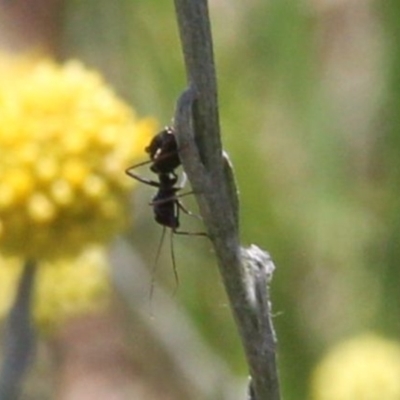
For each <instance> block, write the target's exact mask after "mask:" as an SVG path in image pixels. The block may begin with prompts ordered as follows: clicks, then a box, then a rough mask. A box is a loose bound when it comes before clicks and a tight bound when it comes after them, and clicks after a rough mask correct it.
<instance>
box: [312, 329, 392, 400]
mask: <svg viewBox="0 0 400 400" xmlns="http://www.w3.org/2000/svg"><path fill="white" fill-rule="evenodd" d="M312 394H313V396H312V398H313V400H399V399H400V344H399V343H398V342H395V341H391V340H387V339H384V338H381V337H379V336H375V335H372V334H368V335H363V336H360V337H356V338H354V339H351V340H348V341H346V342H343V343H340V344H339V345H337V346H336V347H334V348H333V349H332V350H331V351H330V352H329V353H328V355H327V356H326V357H325V359H323V360H322V362H321V363H320V365H319V366H318V367H317V369H316V370H315V372H314V375H313V379H312Z"/></svg>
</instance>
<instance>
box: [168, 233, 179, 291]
mask: <svg viewBox="0 0 400 400" xmlns="http://www.w3.org/2000/svg"><path fill="white" fill-rule="evenodd" d="M173 233H174V231H173V230H171V233H170V235H169V243H170V250H171V260H172V269H173V271H174V277H175V290H174V295H175V294H176V292H177V290H178V288H179V276H178V270H177V269H176V261H175V251H174V235H173Z"/></svg>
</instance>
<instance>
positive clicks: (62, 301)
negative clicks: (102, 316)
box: [0, 246, 110, 331]
mask: <svg viewBox="0 0 400 400" xmlns="http://www.w3.org/2000/svg"><path fill="white" fill-rule="evenodd" d="M38 267H39V268H38V269H37V275H36V277H35V283H34V295H33V299H32V305H33V317H34V320H35V322H36V325H37V326H38V327H39V328H40V329H41V330H42V331H52V330H54V329H55V328H56V327H57V326H59V325H60V324H61V323H63V322H64V321H66V320H67V319H68V318H70V317H74V316H77V315H81V314H85V313H89V312H95V311H100V310H102V309H103V308H104V306H106V305H107V301H108V298H109V295H110V285H109V279H108V278H109V277H108V273H109V270H108V264H107V256H106V250H105V247H104V246H92V247H88V248H86V249H85V251H84V252H82V253H81V254H80V255H79V256H77V257H75V258H73V259H62V260H59V261H55V260H52V262H43V263H41V264H40V265H39V266H38ZM21 272H22V265H21V262H20V261H19V260H18V261H17V260H16V259H13V260H5V259H1V261H0V317H1V318H4V317H5V315H6V314H7V312H8V311H9V308H10V306H11V303H12V301H13V298H14V296H15V292H16V287H17V285H18V280H19V277H20V275H21Z"/></svg>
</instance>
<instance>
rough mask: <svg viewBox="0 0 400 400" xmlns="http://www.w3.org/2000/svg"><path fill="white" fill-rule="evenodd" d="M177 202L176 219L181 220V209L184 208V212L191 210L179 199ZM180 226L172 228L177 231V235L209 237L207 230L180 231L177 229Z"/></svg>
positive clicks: (174, 231)
mask: <svg viewBox="0 0 400 400" xmlns="http://www.w3.org/2000/svg"><path fill="white" fill-rule="evenodd" d="M176 203H177V206H178V207H177V209H176V219H177V221H179V210H182V211H184V212H189V213H190V211H189V210H186V208H185V207H183V206H182V204H181V203H180V202H179V201H176ZM188 215H194V214H191V213H190V214H188ZM177 229H178V227H176V228H172V232H173V233H176V234H177V235H186V236H205V237H209V236H208V234H207V233H205V232H187V231H178V230H177Z"/></svg>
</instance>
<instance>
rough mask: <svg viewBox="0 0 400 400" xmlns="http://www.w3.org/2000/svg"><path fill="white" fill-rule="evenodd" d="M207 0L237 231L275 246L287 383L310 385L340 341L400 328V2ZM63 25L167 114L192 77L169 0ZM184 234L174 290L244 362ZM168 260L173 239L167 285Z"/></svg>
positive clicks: (141, 222)
mask: <svg viewBox="0 0 400 400" xmlns="http://www.w3.org/2000/svg"><path fill="white" fill-rule="evenodd" d="M210 12H211V17H212V28H213V35H214V52H215V59H216V67H217V76H218V83H219V101H220V116H221V127H222V134H223V142H224V146H225V149H226V150H227V151H228V152H229V154H230V156H231V158H232V161H233V163H234V167H235V171H236V175H237V179H238V184H239V188H240V199H241V227H242V240H243V244H251V243H255V244H257V245H259V246H261V247H263V248H264V249H266V250H268V251H269V252H270V253H271V255H272V257H273V259H274V261H275V264H276V266H277V270H276V273H275V276H274V280H273V284H272V301H273V309H274V316H275V317H274V322H275V326H276V330H277V335H278V340H279V366H280V374H281V379H282V386H283V394H284V398H285V399H286V400H291V399H293V400H294V399H306V398H307V397H308V394H307V393H308V390H309V379H310V374H311V373H312V371H313V368H314V367H315V365H316V363H317V362H318V360H319V359H320V358H321V357H322V355H323V354H324V353H325V351H326V350H327V349H328V348H329V347H330V345H331V344H332V343H335V342H336V341H339V340H341V339H343V338H346V337H348V336H352V335H356V334H358V333H362V332H365V331H375V332H378V333H381V334H383V335H385V336H388V337H396V336H398V334H399V330H400V329H399V327H400V325H399V319H398V317H399V311H400V302H399V300H400V299H399V297H400V291H399V290H398V284H399V282H400V279H399V278H400V277H399V275H400V272H399V268H398V265H397V264H398V259H399V257H400V254H399V253H400V246H399V236H400V212H399V211H400V201H399V192H400V189H399V184H398V182H399V175H400V157H399V155H400V152H399V150H400V149H399V148H400V134H399V133H400V132H399V130H400V113H399V109H400V107H399V105H400V104H399V103H400V47H399V46H398V43H399V40H400V28H399V27H400V25H399V18H400V5H399V2H396V1H395V0H390V1H382V2H379V1H375V2H373V1H370V2H365V1H361V0H358V1H357V0H353V1H347V2H346V1H340V0H332V1H328V0H313V1H309V2H299V1H293V0H286V1H285V0H279V1H278V0H269V1H265V0H248V1H232V0H231V1H226V0H212V1H211V2H210ZM64 32H65V35H64V38H63V42H64V43H63V57H79V58H80V59H81V60H83V61H84V62H85V63H86V64H87V65H88V66H91V67H96V68H100V69H101V70H102V71H103V72H104V74H105V76H106V77H107V79H108V80H109V81H111V82H112V83H114V85H115V87H116V89H117V91H118V92H119V93H120V94H121V95H122V96H123V97H125V98H126V99H127V100H129V102H130V103H131V104H132V105H133V107H134V108H135V109H136V110H137V111H138V113H139V114H140V115H141V116H154V117H156V118H157V119H158V120H159V123H160V127H161V126H163V125H165V124H168V123H169V122H170V119H171V117H172V115H173V110H174V106H175V101H176V99H177V96H178V95H179V94H180V92H181V91H182V89H183V88H184V87H185V84H186V78H185V71H184V67H183V59H182V54H181V48H180V42H179V37H178V30H177V26H176V20H175V14H174V7H173V2H172V1H162V0H119V1H115V2H110V1H106V0H86V1H78V0H71V1H69V2H67V9H66V15H65V30H64ZM137 192H139V193H138V199H137V205H136V207H137V209H140V210H141V212H140V213H138V214H140V215H139V216H138V217H137V221H136V224H135V227H134V230H135V232H134V233H133V237H134V239H133V240H134V243H135V249H136V250H137V251H138V252H139V253H141V254H142V256H143V257H144V258H145V260H146V261H147V263H148V265H151V264H152V263H153V256H154V251H155V248H156V246H157V245H158V240H159V235H160V227H159V226H157V225H156V224H155V223H154V221H153V217H152V211H151V209H150V208H146V207H147V201H148V197H149V196H151V193H152V191H151V190H148V188H145V187H144V188H141V189H140V190H138V191H137ZM185 203H186V204H187V206H188V207H189V208H192V209H193V208H194V209H195V205H194V204H192V203H191V200H189V199H188V200H187V201H186V200H185ZM140 207H143V209H142V208H140ZM183 221H184V222H183V224H184V225H185V226H189V228H190V227H191V225H190V221H188V222H187V223H186V219H183ZM194 226H195V227H197V228H198V226H199V224H195V225H194ZM175 250H176V258H177V264H178V265H177V267H178V270H179V275H180V286H179V288H178V291H177V294H176V297H175V299H176V301H178V302H179V303H181V304H183V305H184V306H185V307H186V309H187V310H188V311H189V312H190V314H191V315H192V317H193V320H194V321H195V324H196V325H197V327H198V328H199V330H200V331H201V332H202V333H203V335H204V337H205V338H206V340H207V342H208V343H209V344H210V345H211V346H212V347H213V349H214V350H215V352H216V353H217V354H219V355H221V356H222V357H223V358H225V359H226V360H227V362H228V363H229V364H230V365H231V367H232V369H233V371H235V373H237V374H238V375H242V376H245V375H246V374H247V370H246V365H245V363H244V359H243V354H242V351H241V347H240V345H239V339H238V336H237V333H236V328H235V327H234V325H233V322H232V318H231V315H230V312H229V308H228V306H227V301H226V298H225V295H224V291H223V288H222V285H221V283H220V280H219V277H218V272H217V268H216V265H215V261H214V259H213V256H212V254H211V253H210V250H209V249H208V247H207V245H206V243H204V241H202V240H201V239H197V238H184V237H178V238H176V239H175ZM170 264H171V262H170V257H169V251H168V245H167V244H166V245H165V248H164V252H163V255H162V258H161V260H160V262H159V265H158V271H157V276H156V279H157V281H158V282H159V283H160V282H164V281H165V284H166V285H167V287H168V290H169V291H170V292H173V290H174V288H175V282H174V278H173V274H172V270H171V268H170Z"/></svg>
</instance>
